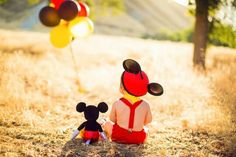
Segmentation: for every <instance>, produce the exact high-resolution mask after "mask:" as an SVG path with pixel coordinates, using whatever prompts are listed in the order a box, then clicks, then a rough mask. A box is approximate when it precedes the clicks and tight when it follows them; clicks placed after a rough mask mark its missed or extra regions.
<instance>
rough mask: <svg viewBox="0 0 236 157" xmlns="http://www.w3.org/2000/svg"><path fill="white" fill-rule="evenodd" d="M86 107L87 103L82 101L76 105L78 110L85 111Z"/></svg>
mask: <svg viewBox="0 0 236 157" xmlns="http://www.w3.org/2000/svg"><path fill="white" fill-rule="evenodd" d="M85 108H86V104H85V103H84V102H80V103H78V104H77V106H76V111H78V112H84V110H85Z"/></svg>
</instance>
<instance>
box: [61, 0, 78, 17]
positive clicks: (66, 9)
mask: <svg viewBox="0 0 236 157" xmlns="http://www.w3.org/2000/svg"><path fill="white" fill-rule="evenodd" d="M77 14H78V7H77V4H76V3H75V2H73V1H70V0H68V1H65V2H63V3H62V4H61V6H60V8H59V10H58V15H59V17H60V18H62V19H64V20H66V21H70V20H73V19H74V18H75V17H76V16H77Z"/></svg>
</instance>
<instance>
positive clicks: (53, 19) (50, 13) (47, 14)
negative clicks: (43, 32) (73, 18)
mask: <svg viewBox="0 0 236 157" xmlns="http://www.w3.org/2000/svg"><path fill="white" fill-rule="evenodd" d="M39 19H40V21H41V22H42V24H44V25H45V26H48V27H54V26H57V25H58V24H59V23H60V17H59V16H58V13H57V10H56V9H54V8H52V7H49V6H46V7H44V8H42V9H41V10H40V12H39Z"/></svg>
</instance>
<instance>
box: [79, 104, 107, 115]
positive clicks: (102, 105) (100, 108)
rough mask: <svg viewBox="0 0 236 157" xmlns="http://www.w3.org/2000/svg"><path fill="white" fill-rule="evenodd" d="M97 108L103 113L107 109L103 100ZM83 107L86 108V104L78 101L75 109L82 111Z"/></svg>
mask: <svg viewBox="0 0 236 157" xmlns="http://www.w3.org/2000/svg"><path fill="white" fill-rule="evenodd" d="M97 108H98V111H99V112H102V113H105V112H107V110H108V105H107V104H106V103H105V102H100V103H99V104H98V107H97ZM85 109H86V104H85V103H84V102H80V103H78V104H77V106H76V111H78V112H84V111H85Z"/></svg>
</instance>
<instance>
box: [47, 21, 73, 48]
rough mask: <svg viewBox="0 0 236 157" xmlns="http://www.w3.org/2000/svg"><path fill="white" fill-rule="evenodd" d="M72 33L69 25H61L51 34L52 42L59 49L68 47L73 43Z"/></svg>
mask: <svg viewBox="0 0 236 157" xmlns="http://www.w3.org/2000/svg"><path fill="white" fill-rule="evenodd" d="M71 37H72V36H71V33H70V30H69V29H68V26H67V25H64V24H60V25H58V26H57V27H55V28H53V29H52V31H51V33H50V41H51V43H52V45H53V46H55V47H57V48H64V47H66V46H67V45H68V44H69V43H70V41H71Z"/></svg>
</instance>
